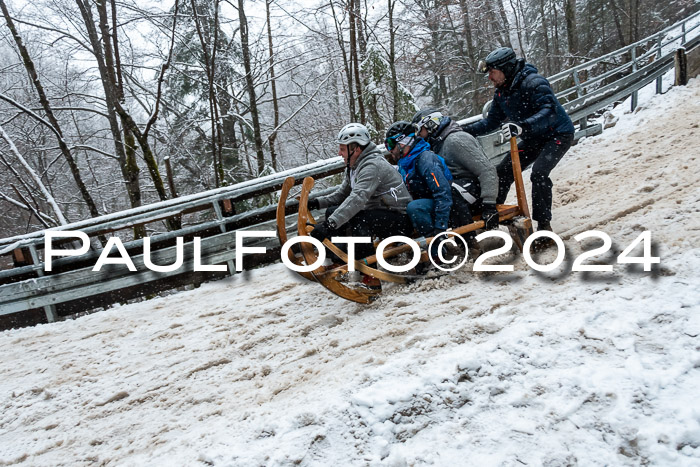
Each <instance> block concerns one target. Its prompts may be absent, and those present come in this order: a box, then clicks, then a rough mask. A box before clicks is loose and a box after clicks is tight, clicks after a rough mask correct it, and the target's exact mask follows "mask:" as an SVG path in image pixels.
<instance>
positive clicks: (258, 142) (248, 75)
mask: <svg viewBox="0 0 700 467" xmlns="http://www.w3.org/2000/svg"><path fill="white" fill-rule="evenodd" d="M238 18H239V20H240V23H241V52H242V53H243V66H244V67H245V82H246V87H247V88H248V97H249V98H250V116H251V118H252V120H253V138H254V140H255V154H256V157H257V160H258V175H260V173H262V171H263V170H265V155H264V154H263V148H262V136H261V133H260V118H259V116H258V103H257V97H256V95H255V83H254V82H253V72H252V69H251V65H250V47H249V45H248V18H247V17H246V15H245V10H244V9H243V0H238Z"/></svg>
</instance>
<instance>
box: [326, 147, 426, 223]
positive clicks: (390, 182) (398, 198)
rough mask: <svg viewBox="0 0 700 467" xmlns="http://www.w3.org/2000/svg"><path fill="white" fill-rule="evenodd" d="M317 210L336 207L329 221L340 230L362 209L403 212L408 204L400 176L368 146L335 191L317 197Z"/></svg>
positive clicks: (380, 155) (408, 195)
mask: <svg viewBox="0 0 700 467" xmlns="http://www.w3.org/2000/svg"><path fill="white" fill-rule="evenodd" d="M317 199H318V201H319V205H320V207H321V208H326V207H328V206H336V205H340V206H339V207H338V209H336V210H335V212H334V213H333V215H331V216H330V218H329V219H330V220H333V221H334V222H335V224H336V225H337V226H338V227H340V226H342V225H343V224H345V223H346V222H348V221H349V220H350V219H352V218H353V217H354V216H355V215H356V214H357V213H358V212H360V211H364V210H366V209H388V210H391V211H397V212H402V213H405V212H406V206H407V205H408V203H410V202H411V201H412V198H411V195H410V194H409V193H408V189H407V188H406V185H404V183H403V179H402V178H401V174H399V172H398V171H397V170H396V168H395V167H394V166H392V165H391V164H389V163H388V162H387V161H386V159H384V157H383V156H382V153H381V151H380V150H379V149H378V148H377V146H376V145H375V144H374V143H369V145H368V146H367V147H366V148H365V150H364V151H362V153H361V154H360V156H359V157H358V158H357V160H356V161H355V164H354V165H353V166H351V167H350V172H349V173H347V172H346V175H345V179H344V180H343V183H342V184H341V185H340V187H338V189H337V190H336V191H334V192H333V193H331V194H330V195H327V196H321V197H319V198H317Z"/></svg>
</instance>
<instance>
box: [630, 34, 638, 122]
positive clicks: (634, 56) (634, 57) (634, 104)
mask: <svg viewBox="0 0 700 467" xmlns="http://www.w3.org/2000/svg"><path fill="white" fill-rule="evenodd" d="M630 52H631V54H632V73H634V72H635V71H637V47H636V46H634V47H632V49H630ZM637 98H638V94H637V91H634V92H633V93H632V105H631V107H632V109H631V110H632V112H634V109H636V108H637Z"/></svg>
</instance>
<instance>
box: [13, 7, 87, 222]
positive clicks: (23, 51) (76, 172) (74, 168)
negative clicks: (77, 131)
mask: <svg viewBox="0 0 700 467" xmlns="http://www.w3.org/2000/svg"><path fill="white" fill-rule="evenodd" d="M0 9H2V14H3V16H4V17H5V21H6V22H7V27H8V28H9V29H10V32H11V33H12V37H13V39H14V40H15V44H17V48H18V49H19V53H20V55H21V56H22V61H23V62H24V67H25V69H26V70H27V73H28V74H29V78H30V79H31V80H32V83H34V88H35V89H36V92H37V94H38V95H39V101H40V102H41V106H42V108H43V109H44V113H46V117H47V118H48V119H49V122H50V123H51V125H52V126H53V128H54V130H55V133H56V136H57V137H58V146H59V148H60V149H61V154H63V157H64V158H65V159H66V162H67V163H68V167H69V168H70V171H71V175H73V180H75V183H76V185H78V190H80V194H81V195H82V197H83V200H84V201H85V203H86V204H87V207H88V210H89V211H90V215H91V216H92V217H97V216H99V215H100V213H99V211H98V210H97V206H96V205H95V202H94V201H93V199H92V196H91V195H90V192H89V191H88V189H87V187H86V186H85V183H83V179H82V177H81V176H80V169H79V168H78V164H76V162H75V159H73V155H72V154H71V152H70V149H69V148H68V145H67V144H66V142H65V141H64V140H63V133H62V132H61V127H60V125H59V124H58V120H57V119H56V116H55V115H54V113H53V109H52V108H51V104H50V103H49V99H48V97H47V96H46V93H45V92H44V87H43V86H42V84H41V81H40V80H39V75H38V74H37V72H36V68H35V66H34V62H33V61H32V59H31V57H30V56H29V52H28V51H27V48H26V47H25V46H24V44H23V43H22V38H21V37H20V35H19V33H18V32H17V28H16V27H15V24H14V21H12V18H11V17H10V12H9V11H8V10H7V6H6V5H5V0H0Z"/></svg>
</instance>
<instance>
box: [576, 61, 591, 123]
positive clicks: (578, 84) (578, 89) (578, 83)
mask: <svg viewBox="0 0 700 467" xmlns="http://www.w3.org/2000/svg"><path fill="white" fill-rule="evenodd" d="M573 76H574V84H576V95H577V96H578V97H582V96H583V88H581V79H580V78H579V76H578V70H576V71H574V73H573ZM578 126H579V128H580V129H581V130H585V129H586V127H588V118H587V117H583V118H582V119H581V120H579V121H578Z"/></svg>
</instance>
